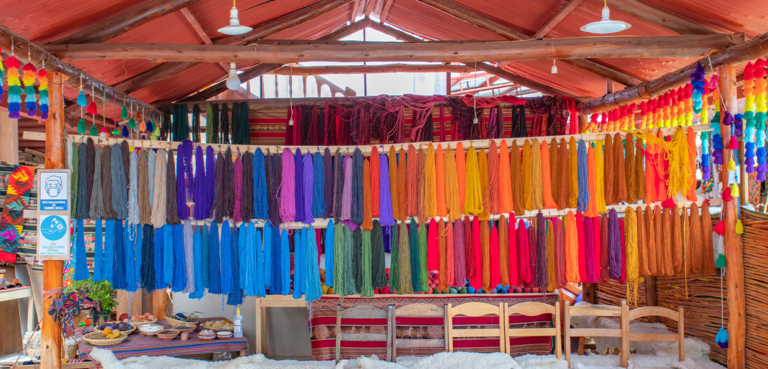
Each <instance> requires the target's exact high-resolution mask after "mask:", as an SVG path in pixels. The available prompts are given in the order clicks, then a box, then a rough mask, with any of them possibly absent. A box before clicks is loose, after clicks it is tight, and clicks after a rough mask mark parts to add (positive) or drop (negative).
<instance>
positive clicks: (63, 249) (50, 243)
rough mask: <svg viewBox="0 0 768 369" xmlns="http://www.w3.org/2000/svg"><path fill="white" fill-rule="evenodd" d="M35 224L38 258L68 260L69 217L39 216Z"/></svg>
mask: <svg viewBox="0 0 768 369" xmlns="http://www.w3.org/2000/svg"><path fill="white" fill-rule="evenodd" d="M37 224H38V226H37V231H38V232H37V255H38V258H39V257H43V258H45V259H59V258H62V259H65V260H67V259H69V216H68V215H40V216H39V217H38V223H37Z"/></svg>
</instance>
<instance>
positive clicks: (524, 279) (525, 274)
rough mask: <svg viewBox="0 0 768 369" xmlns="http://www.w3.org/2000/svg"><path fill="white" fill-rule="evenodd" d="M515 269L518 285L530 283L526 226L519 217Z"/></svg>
mask: <svg viewBox="0 0 768 369" xmlns="http://www.w3.org/2000/svg"><path fill="white" fill-rule="evenodd" d="M517 271H518V285H519V284H522V283H531V253H530V249H529V243H528V228H526V225H525V222H524V221H523V220H522V219H520V221H519V222H518V224H517Z"/></svg>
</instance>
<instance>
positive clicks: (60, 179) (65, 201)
mask: <svg viewBox="0 0 768 369" xmlns="http://www.w3.org/2000/svg"><path fill="white" fill-rule="evenodd" d="M38 194H40V195H39V196H40V202H39V211H44V212H45V211H69V171H67V170H61V171H45V172H40V179H39V189H38Z"/></svg>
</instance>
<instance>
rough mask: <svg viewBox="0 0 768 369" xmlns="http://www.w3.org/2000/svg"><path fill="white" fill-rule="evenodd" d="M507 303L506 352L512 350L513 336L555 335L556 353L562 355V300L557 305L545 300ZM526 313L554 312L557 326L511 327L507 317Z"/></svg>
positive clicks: (505, 325)
mask: <svg viewBox="0 0 768 369" xmlns="http://www.w3.org/2000/svg"><path fill="white" fill-rule="evenodd" d="M504 305H505V309H506V313H505V314H504V317H505V319H504V331H505V335H506V337H507V338H506V339H505V340H504V341H505V342H504V344H505V348H506V352H507V353H509V352H510V348H509V339H510V338H512V337H555V355H556V356H557V358H558V359H560V358H561V357H562V346H561V341H560V339H561V338H560V301H559V300H558V301H556V302H555V305H554V306H552V305H549V304H545V303H543V302H522V303H519V304H514V305H512V306H509V305H507V304H504ZM517 314H519V315H525V316H536V315H542V314H552V317H553V318H554V320H555V326H554V327H550V328H515V329H511V328H509V320H508V319H507V318H508V317H509V316H511V315H517Z"/></svg>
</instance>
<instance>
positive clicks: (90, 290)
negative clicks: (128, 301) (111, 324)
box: [67, 278, 118, 320]
mask: <svg viewBox="0 0 768 369" xmlns="http://www.w3.org/2000/svg"><path fill="white" fill-rule="evenodd" d="M73 291H83V292H85V293H86V294H88V298H90V299H91V300H93V301H96V302H98V303H99V306H101V311H99V312H98V320H109V317H110V315H111V314H112V310H113V309H114V308H115V307H116V306H117V303H118V302H117V299H116V298H115V290H114V289H112V284H111V283H110V282H109V281H106V280H104V281H101V282H94V281H93V280H92V279H90V278H88V279H85V280H82V281H74V282H72V285H71V286H69V288H67V292H73ZM96 314H97V312H95V311H94V314H93V315H94V316H93V317H94V320H97V319H96Z"/></svg>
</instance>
